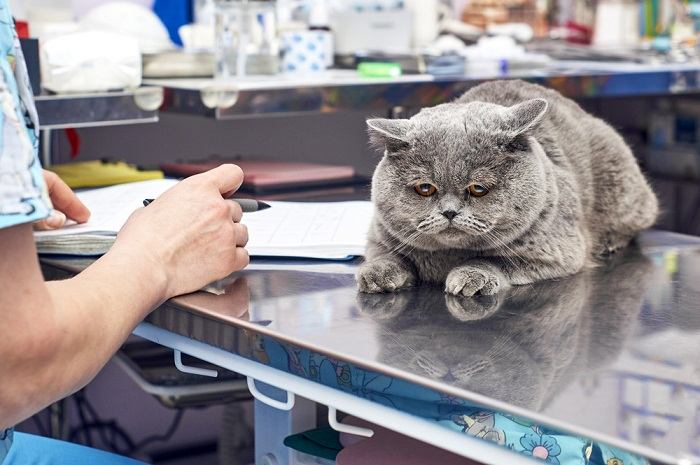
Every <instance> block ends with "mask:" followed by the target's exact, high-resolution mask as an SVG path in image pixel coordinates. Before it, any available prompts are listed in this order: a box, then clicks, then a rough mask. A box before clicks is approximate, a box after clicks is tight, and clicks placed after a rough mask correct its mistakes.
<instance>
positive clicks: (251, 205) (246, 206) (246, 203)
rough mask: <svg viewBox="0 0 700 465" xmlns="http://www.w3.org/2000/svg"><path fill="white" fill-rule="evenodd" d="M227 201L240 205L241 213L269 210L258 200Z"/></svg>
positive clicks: (146, 203) (145, 204) (150, 200)
mask: <svg viewBox="0 0 700 465" xmlns="http://www.w3.org/2000/svg"><path fill="white" fill-rule="evenodd" d="M153 200H154V199H145V200H144V201H143V206H144V207H147V206H148V204H150V203H151V202H153ZM227 200H230V201H232V202H236V203H237V204H238V205H240V206H241V210H243V213H253V212H257V211H260V210H265V209H266V208H270V205H269V204H267V203H265V202H261V201H259V200H255V199H227Z"/></svg>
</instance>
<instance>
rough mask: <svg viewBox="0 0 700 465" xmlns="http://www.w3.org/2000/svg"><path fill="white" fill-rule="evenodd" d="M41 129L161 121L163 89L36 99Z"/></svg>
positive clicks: (149, 88) (66, 95)
mask: <svg viewBox="0 0 700 465" xmlns="http://www.w3.org/2000/svg"><path fill="white" fill-rule="evenodd" d="M34 101H35V103H36V108H37V112H38V113H39V121H40V129H43V130H50V129H62V128H83V127H94V126H111V125H120V124H136V123H153V122H156V121H158V108H159V107H160V106H161V104H162V103H163V89H161V88H159V87H153V86H149V87H140V88H138V89H132V90H125V91H117V92H98V93H87V94H55V95H38V96H36V97H34Z"/></svg>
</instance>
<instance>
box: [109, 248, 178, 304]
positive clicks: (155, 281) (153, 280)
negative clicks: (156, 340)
mask: <svg viewBox="0 0 700 465" xmlns="http://www.w3.org/2000/svg"><path fill="white" fill-rule="evenodd" d="M131 245H132V244H129V245H128V246H127V245H124V244H120V243H119V242H115V244H114V245H113V246H112V248H111V249H110V250H109V251H108V252H107V253H106V254H105V255H103V256H102V257H101V258H100V259H99V260H98V261H97V262H96V263H95V265H97V266H102V265H104V267H105V268H106V269H107V270H109V271H110V272H111V273H112V274H113V275H114V274H117V275H119V276H120V277H123V278H122V279H125V280H127V281H133V283H132V284H131V285H130V286H131V287H132V288H133V289H134V290H136V289H138V292H140V293H141V295H142V296H143V297H144V299H145V301H146V302H147V305H148V306H149V307H155V306H157V305H159V304H161V303H162V302H164V301H165V300H167V299H168V298H170V297H172V296H171V295H170V291H169V282H170V279H169V277H168V274H167V269H166V268H165V267H164V266H163V264H162V263H163V262H162V261H161V260H159V259H158V258H157V257H155V256H154V254H153V253H151V251H149V250H148V249H147V248H146V247H133V246H131ZM151 309H152V308H151ZM149 310H150V309H149Z"/></svg>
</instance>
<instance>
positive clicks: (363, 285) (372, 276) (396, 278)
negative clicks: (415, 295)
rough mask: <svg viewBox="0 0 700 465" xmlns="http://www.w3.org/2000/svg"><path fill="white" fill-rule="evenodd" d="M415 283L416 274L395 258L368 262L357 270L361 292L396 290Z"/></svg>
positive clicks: (358, 285)
mask: <svg viewBox="0 0 700 465" xmlns="http://www.w3.org/2000/svg"><path fill="white" fill-rule="evenodd" d="M415 284H416V277H415V275H414V274H413V273H412V272H411V271H410V270H408V269H406V267H405V266H404V265H402V264H401V263H399V262H397V261H394V260H389V259H384V260H375V261H370V262H366V263H364V264H363V265H362V266H360V270H359V271H358V272H357V287H358V290H359V291H360V292H368V293H377V292H394V291H398V290H399V289H406V288H408V287H411V286H414V285H415Z"/></svg>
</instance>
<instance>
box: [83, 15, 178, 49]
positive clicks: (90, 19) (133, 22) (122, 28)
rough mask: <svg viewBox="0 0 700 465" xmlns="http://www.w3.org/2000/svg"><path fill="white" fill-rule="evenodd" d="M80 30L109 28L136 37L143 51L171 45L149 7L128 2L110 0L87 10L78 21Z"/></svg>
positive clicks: (160, 22) (162, 27) (105, 29)
mask: <svg viewBox="0 0 700 465" xmlns="http://www.w3.org/2000/svg"><path fill="white" fill-rule="evenodd" d="M80 25H81V28H82V29H83V30H85V29H88V30H94V31H111V32H114V33H117V34H120V35H122V36H123V37H129V38H131V39H132V40H136V42H137V43H138V46H139V48H140V50H141V52H142V53H158V52H162V51H164V50H170V49H173V48H174V44H173V43H172V42H171V41H170V36H169V35H168V30H167V29H166V27H165V25H163V22H162V21H161V20H160V19H159V18H158V16H156V14H155V13H153V11H151V10H149V9H148V8H146V7H144V6H142V5H139V4H136V3H129V2H110V3H106V4H104V5H101V6H98V7H97V8H94V9H92V10H90V11H89V12H88V13H87V14H86V15H85V16H83V18H82V19H81V20H80Z"/></svg>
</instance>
